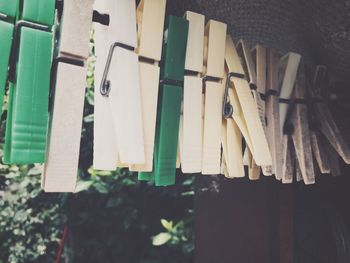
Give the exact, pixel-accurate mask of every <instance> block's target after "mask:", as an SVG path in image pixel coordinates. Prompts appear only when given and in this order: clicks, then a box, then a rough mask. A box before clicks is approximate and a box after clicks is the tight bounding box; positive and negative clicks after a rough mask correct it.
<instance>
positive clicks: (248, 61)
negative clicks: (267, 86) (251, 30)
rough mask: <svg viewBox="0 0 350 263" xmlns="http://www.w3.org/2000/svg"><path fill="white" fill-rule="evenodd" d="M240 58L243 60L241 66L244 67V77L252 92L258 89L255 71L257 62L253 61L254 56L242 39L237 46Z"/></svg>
mask: <svg viewBox="0 0 350 263" xmlns="http://www.w3.org/2000/svg"><path fill="white" fill-rule="evenodd" d="M236 49H237V53H238V56H239V57H240V58H241V64H242V66H243V70H244V75H245V77H246V79H247V81H248V82H249V86H250V88H251V89H252V90H256V89H257V76H256V69H255V62H254V61H253V57H252V54H251V52H250V48H249V46H248V44H247V43H246V42H245V41H244V40H243V39H240V40H239V41H238V43H237V45H236Z"/></svg>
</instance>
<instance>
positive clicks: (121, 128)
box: [93, 0, 145, 170]
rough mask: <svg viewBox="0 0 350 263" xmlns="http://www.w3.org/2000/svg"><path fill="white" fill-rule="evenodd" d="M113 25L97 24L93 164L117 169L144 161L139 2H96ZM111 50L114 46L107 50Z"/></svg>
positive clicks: (101, 168)
mask: <svg viewBox="0 0 350 263" xmlns="http://www.w3.org/2000/svg"><path fill="white" fill-rule="evenodd" d="M95 4H96V7H95V9H96V11H97V12H98V13H99V14H100V15H104V16H106V17H108V21H109V23H108V25H95V52H96V69H95V70H96V71H95V77H96V79H95V82H96V88H95V105H94V106H95V121H94V161H93V167H94V168H95V169H100V170H114V169H115V168H116V167H117V163H119V166H125V165H133V164H143V163H144V162H145V150H144V134H143V120H142V106H141V89H140V79H139V76H140V74H139V62H138V55H137V54H136V53H135V48H136V47H137V33H136V5H135V1H129V0H117V1H107V0H103V1H102V0H101V1H96V2H95ZM106 49H107V50H109V51H108V53H106Z"/></svg>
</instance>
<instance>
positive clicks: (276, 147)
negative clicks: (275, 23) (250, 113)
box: [265, 49, 283, 180]
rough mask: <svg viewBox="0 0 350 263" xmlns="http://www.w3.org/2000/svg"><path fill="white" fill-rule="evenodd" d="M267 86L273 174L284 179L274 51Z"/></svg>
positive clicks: (268, 54) (267, 109)
mask: <svg viewBox="0 0 350 263" xmlns="http://www.w3.org/2000/svg"><path fill="white" fill-rule="evenodd" d="M266 56H267V82H266V83H267V84H266V92H265V114H266V122H267V126H266V133H267V139H268V142H269V149H270V151H271V156H272V160H273V166H272V172H273V174H275V177H276V179H277V180H281V179H282V163H283V161H282V131H281V129H280V117H279V116H280V114H279V113H280V112H279V86H278V61H279V56H278V54H277V52H276V51H275V50H273V49H268V50H267V55H266Z"/></svg>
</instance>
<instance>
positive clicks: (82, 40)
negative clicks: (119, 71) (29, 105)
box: [42, 0, 93, 192]
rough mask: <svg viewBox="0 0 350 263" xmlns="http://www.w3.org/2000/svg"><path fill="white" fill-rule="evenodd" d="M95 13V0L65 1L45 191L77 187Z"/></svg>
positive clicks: (64, 190) (54, 65)
mask: <svg viewBox="0 0 350 263" xmlns="http://www.w3.org/2000/svg"><path fill="white" fill-rule="evenodd" d="M77 10H79V12H77ZM92 17H93V0H78V1H77V0H65V1H64V5H63V15H62V19H61V21H60V25H61V26H60V37H59V42H58V56H57V57H56V58H55V60H54V64H53V67H52V80H51V81H52V84H53V86H54V89H53V105H52V112H51V121H50V132H49V135H48V138H47V145H48V146H47V152H46V162H45V164H44V169H43V174H42V178H43V179H42V187H43V188H44V190H45V191H46V192H74V191H75V186H76V180H77V174H78V162H79V150H80V141H81V128H82V119H83V109H84V98H85V88H86V71H87V65H86V63H87V61H86V60H87V58H88V56H89V49H88V48H89V37H90V30H91V24H92ZM67 145H69V147H67Z"/></svg>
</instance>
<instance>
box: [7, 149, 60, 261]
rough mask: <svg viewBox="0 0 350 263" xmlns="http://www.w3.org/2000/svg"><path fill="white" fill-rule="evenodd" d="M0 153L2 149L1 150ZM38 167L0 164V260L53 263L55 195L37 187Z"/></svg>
mask: <svg viewBox="0 0 350 263" xmlns="http://www.w3.org/2000/svg"><path fill="white" fill-rule="evenodd" d="M1 155H2V151H1ZM40 171H41V167H40V166H14V165H11V166H8V165H1V166H0V174H1V175H2V177H1V178H2V184H3V186H5V191H2V192H1V198H0V244H1V245H0V262H9V263H21V262H48V261H51V262H53V260H54V256H55V251H54V250H53V248H56V247H57V242H58V240H59V234H60V223H59V222H60V220H59V212H58V210H59V202H58V199H57V195H47V194H44V193H43V192H42V191H41V190H40V179H38V178H39V177H38V175H39V174H40Z"/></svg>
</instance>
